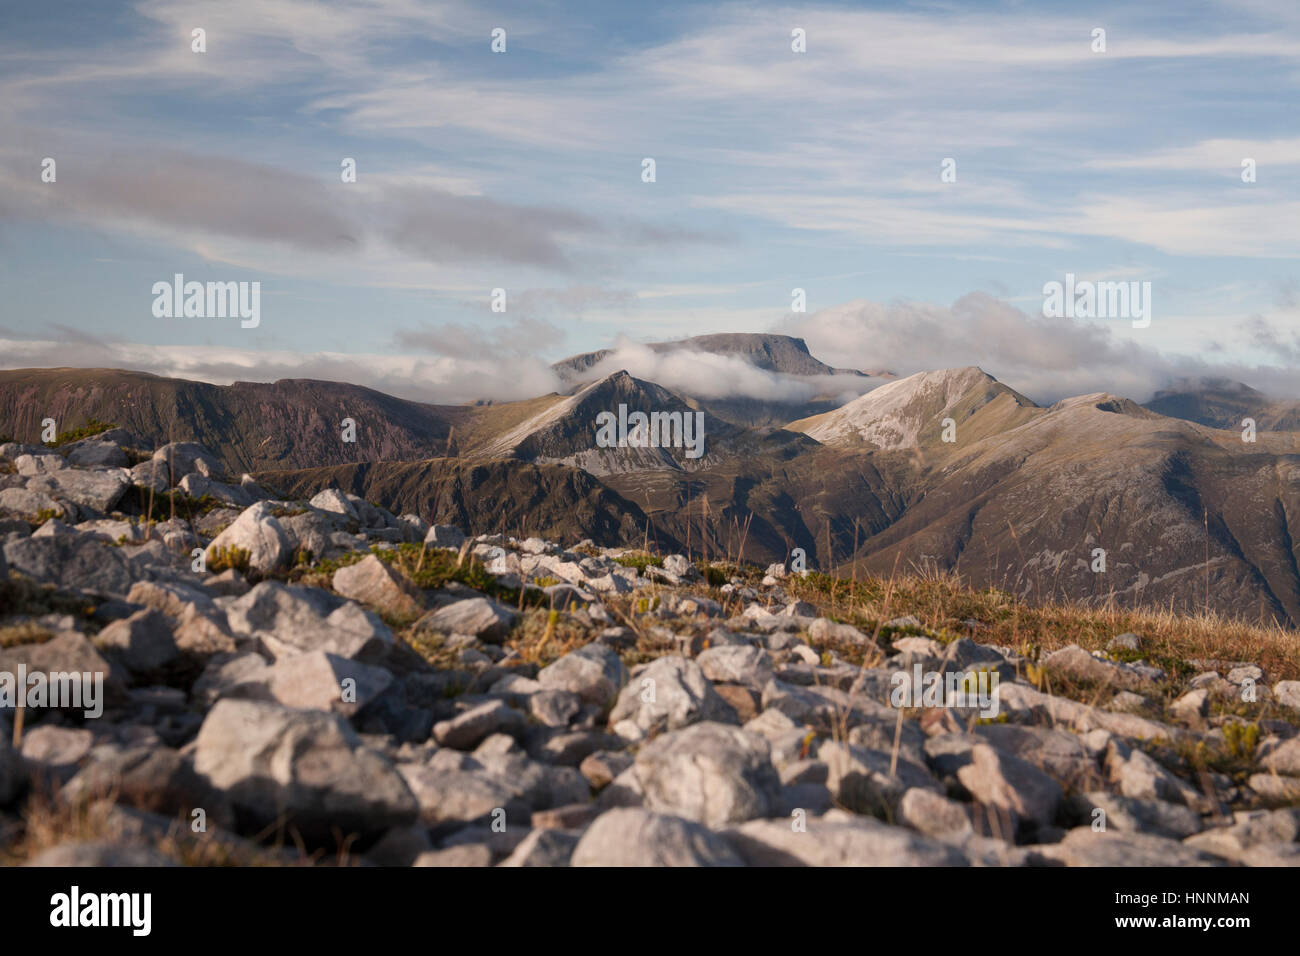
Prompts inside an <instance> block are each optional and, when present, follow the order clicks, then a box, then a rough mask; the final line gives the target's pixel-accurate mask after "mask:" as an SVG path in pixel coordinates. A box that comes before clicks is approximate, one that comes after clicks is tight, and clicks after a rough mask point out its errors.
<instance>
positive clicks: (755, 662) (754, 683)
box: [695, 644, 772, 692]
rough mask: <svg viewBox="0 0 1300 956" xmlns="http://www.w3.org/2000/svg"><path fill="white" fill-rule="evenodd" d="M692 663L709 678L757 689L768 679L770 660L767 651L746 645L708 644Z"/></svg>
mask: <svg viewBox="0 0 1300 956" xmlns="http://www.w3.org/2000/svg"><path fill="white" fill-rule="evenodd" d="M695 663H697V664H699V665H700V670H702V671H703V672H704V676H705V677H707V678H708V679H709V680H711V681H721V682H725V683H730V684H744V685H745V686H746V687H750V688H753V689H754V690H756V691H759V692H762V690H763V688H764V687H766V686H767V682H768V681H770V680H771V679H772V659H771V658H770V657H768V654H767V651H765V650H763V649H762V648H761V647H754V646H752V645H748V644H733V645H727V646H723V647H710V648H708V649H707V650H704V651H701V652H700V653H699V655H697V656H696V658H695Z"/></svg>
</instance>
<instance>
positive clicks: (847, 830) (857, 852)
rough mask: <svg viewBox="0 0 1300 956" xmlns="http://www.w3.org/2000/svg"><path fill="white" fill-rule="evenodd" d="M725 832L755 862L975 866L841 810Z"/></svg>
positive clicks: (946, 849)
mask: <svg viewBox="0 0 1300 956" xmlns="http://www.w3.org/2000/svg"><path fill="white" fill-rule="evenodd" d="M800 822H802V827H799V826H797V825H796V824H797V823H800ZM726 836H727V838H728V839H729V840H730V842H731V844H732V845H733V846H734V847H735V848H736V851H737V852H738V853H739V854H740V855H741V857H742V858H743V859H744V860H745V862H746V863H747V864H749V865H750V866H969V865H970V861H969V860H968V859H967V858H966V856H965V855H964V854H962V853H961V851H959V850H958V849H956V848H955V847H953V846H950V845H948V844H947V843H944V842H941V841H939V840H936V839H933V838H931V837H928V836H925V835H924V834H921V833H917V832H915V831H913V830H909V829H908V828H906V827H897V826H889V825H888V824H885V823H881V822H880V821H879V820H876V819H874V818H873V817H862V816H855V815H853V814H850V813H844V812H843V811H840V810H830V811H828V812H827V813H826V814H825V815H824V816H822V817H808V818H807V819H806V820H803V821H796V820H793V819H791V820H751V821H749V822H748V823H742V824H741V825H740V826H738V827H735V828H733V829H731V830H728V831H727V832H726Z"/></svg>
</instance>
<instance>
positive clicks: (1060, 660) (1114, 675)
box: [1043, 644, 1153, 690]
mask: <svg viewBox="0 0 1300 956" xmlns="http://www.w3.org/2000/svg"><path fill="white" fill-rule="evenodd" d="M1043 666H1044V667H1046V668H1047V669H1048V670H1049V671H1054V672H1056V673H1059V674H1065V675H1067V676H1069V677H1073V678H1076V679H1080V680H1089V681H1096V682H1097V683H1099V684H1103V685H1109V686H1114V687H1122V688H1125V689H1127V690H1133V689H1135V688H1138V687H1141V686H1143V685H1144V684H1146V683H1148V682H1149V681H1150V680H1151V677H1152V676H1153V675H1151V674H1150V673H1148V672H1145V671H1142V670H1140V669H1138V668H1136V667H1134V666H1133V665H1131V664H1118V663H1116V662H1114V661H1108V660H1105V659H1103V658H1099V657H1093V656H1092V655H1091V654H1089V653H1088V652H1087V651H1085V650H1084V649H1083V648H1082V647H1080V646H1079V645H1077V644H1071V645H1069V646H1068V647H1063V648H1061V649H1060V650H1059V651H1053V652H1052V653H1051V654H1048V655H1047V656H1046V657H1044V658H1043Z"/></svg>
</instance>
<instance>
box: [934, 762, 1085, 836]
mask: <svg viewBox="0 0 1300 956" xmlns="http://www.w3.org/2000/svg"><path fill="white" fill-rule="evenodd" d="M957 779H958V780H959V781H960V782H961V784H962V786H964V787H965V788H966V789H967V790H969V791H970V793H971V795H972V796H973V797H974V798H975V799H976V800H978V801H979V802H980V803H982V804H983V805H984V806H986V807H992V808H994V809H996V810H999V811H1004V812H1006V813H1008V814H1010V815H1011V818H1012V819H1013V820H1016V821H1026V822H1028V823H1030V824H1033V825H1036V826H1040V827H1041V826H1044V825H1046V824H1050V823H1052V822H1053V821H1054V820H1055V819H1056V810H1057V807H1059V806H1060V803H1061V788H1060V786H1059V785H1058V784H1057V782H1056V781H1055V780H1053V779H1052V778H1051V777H1049V776H1048V775H1047V774H1045V773H1043V771H1041V770H1039V769H1038V768H1037V767H1035V766H1034V765H1033V764H1031V763H1028V762H1027V761H1024V760H1021V759H1020V758H1019V757H1014V756H1012V755H1011V754H1007V753H1003V752H1002V751H1000V750H997V749H995V748H993V747H990V746H988V745H987V744H976V745H975V746H974V747H973V748H971V762H970V763H968V764H967V765H966V766H964V767H961V768H960V769H959V770H958V771H957Z"/></svg>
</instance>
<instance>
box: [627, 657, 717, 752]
mask: <svg viewBox="0 0 1300 956" xmlns="http://www.w3.org/2000/svg"><path fill="white" fill-rule="evenodd" d="M704 720H711V721H719V722H722V723H736V722H737V718H736V712H735V710H734V709H733V708H732V707H731V705H730V704H728V703H727V702H726V701H725V700H723V699H722V697H721V696H719V694H718V692H717V691H716V690H714V689H713V685H712V684H711V683H710V682H709V679H708V678H707V677H705V676H704V671H703V670H701V669H700V665H699V664H697V663H695V662H694V661H691V660H687V659H686V658H684V657H675V656H670V657H660V658H658V659H656V660H654V661H651V662H650V664H649V665H647V666H646V667H645V668H644V669H643V670H641V671H640V672H639V673H638V674H636V675H635V676H634V677H633V678H632V680H631V681H630V682H629V683H628V685H627V686H626V687H624V688H623V690H622V692H621V693H619V695H618V702H617V703H615V705H614V709H613V711H612V712H611V713H610V715H609V725H610V727H615V725H617V724H618V723H619V722H621V721H630V722H631V723H632V724H633V725H634V726H635V727H636V728H637V729H638V730H640V731H641V732H642V733H643V734H649V733H652V732H655V731H660V730H679V729H680V728H682V727H686V726H689V725H690V724H693V723H698V722H700V721H704ZM616 732H617V731H616Z"/></svg>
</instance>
